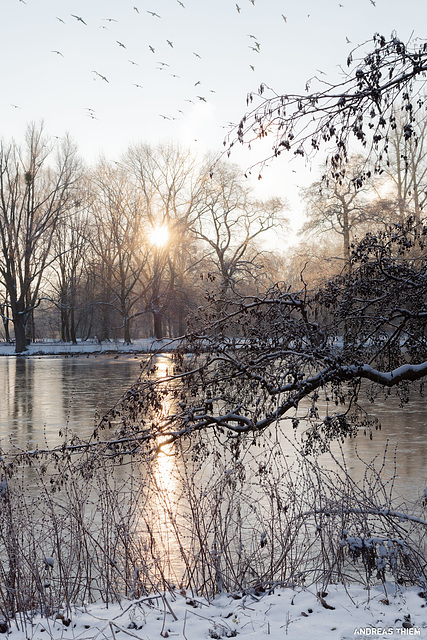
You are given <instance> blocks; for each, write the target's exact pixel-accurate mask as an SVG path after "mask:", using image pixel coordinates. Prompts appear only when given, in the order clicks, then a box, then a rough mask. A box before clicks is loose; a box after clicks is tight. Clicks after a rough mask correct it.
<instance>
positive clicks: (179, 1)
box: [176, 0, 185, 9]
mask: <svg viewBox="0 0 427 640" xmlns="http://www.w3.org/2000/svg"><path fill="white" fill-rule="evenodd" d="M176 1H177V3H178V4H180V5H181V7H182V8H183V9H185V5H184V3H183V2H181V0H176Z"/></svg>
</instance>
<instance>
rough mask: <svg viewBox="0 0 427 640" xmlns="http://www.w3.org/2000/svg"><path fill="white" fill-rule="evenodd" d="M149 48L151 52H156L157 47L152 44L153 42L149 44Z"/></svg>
mask: <svg viewBox="0 0 427 640" xmlns="http://www.w3.org/2000/svg"><path fill="white" fill-rule="evenodd" d="M148 48H149V49H150V51H151V53H155V49H154V47H152V46H151V44H149V45H148Z"/></svg>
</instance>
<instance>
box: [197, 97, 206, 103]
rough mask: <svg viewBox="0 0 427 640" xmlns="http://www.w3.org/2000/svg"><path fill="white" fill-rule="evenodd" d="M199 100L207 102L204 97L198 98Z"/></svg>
mask: <svg viewBox="0 0 427 640" xmlns="http://www.w3.org/2000/svg"><path fill="white" fill-rule="evenodd" d="M197 97H198V98H199V100H203V102H207V100H206V98H204V97H203V96H197Z"/></svg>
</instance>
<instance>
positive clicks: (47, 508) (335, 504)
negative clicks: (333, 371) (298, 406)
mask: <svg viewBox="0 0 427 640" xmlns="http://www.w3.org/2000/svg"><path fill="white" fill-rule="evenodd" d="M219 444H221V443H219V441H218V439H217V438H216V437H213V436H212V435H210V436H208V435H207V434H204V435H200V437H199V438H198V439H197V441H193V442H192V444H191V446H188V447H187V448H184V446H183V445H182V446H181V447H178V445H176V446H175V449H174V450H172V448H171V447H169V448H167V449H166V452H162V451H161V452H160V453H159V454H158V456H157V457H156V458H154V459H149V458H148V457H146V456H141V457H138V458H137V457H135V458H134V459H133V460H128V464H123V463H122V464H120V465H115V464H114V460H113V459H108V458H105V457H103V456H102V451H101V457H102V460H101V461H99V464H98V465H97V466H96V468H95V469H94V473H93V476H92V477H89V476H88V475H87V473H86V471H85V474H84V475H82V474H81V469H82V468H85V467H84V465H83V463H84V456H82V457H81V458H80V459H77V458H71V457H70V456H65V458H64V459H61V460H60V459H57V460H56V462H54V461H52V459H51V460H50V461H49V460H47V459H46V458H45V457H44V456H43V457H42V458H41V459H39V460H37V459H35V458H34V457H31V467H30V468H26V467H21V468H19V469H18V468H17V469H12V470H11V468H10V466H9V462H10V461H11V460H10V458H8V456H7V455H4V456H3V460H2V462H1V465H2V478H3V480H2V485H1V486H2V493H1V496H2V502H1V512H2V513H1V519H0V545H1V546H0V555H1V557H2V563H1V569H0V615H1V616H2V617H3V618H5V619H6V620H11V619H15V620H16V619H18V618H19V617H20V616H21V617H22V618H23V619H24V618H25V619H29V618H31V616H32V615H33V614H34V613H36V612H42V613H43V614H45V615H47V616H54V617H55V616H56V615H59V616H62V618H63V619H64V620H65V621H68V620H69V619H70V618H71V617H72V615H73V611H74V606H76V605H79V604H82V603H87V602H91V601H94V600H102V601H104V602H105V603H110V602H114V601H120V599H121V598H122V597H128V598H131V599H135V598H136V599H137V598H141V597H148V596H149V595H150V594H157V595H158V596H160V594H163V593H165V592H169V593H171V594H173V592H174V590H175V589H178V588H179V589H181V590H185V591H186V593H187V595H188V597H189V598H190V597H191V595H192V594H194V595H204V596H207V597H211V596H212V595H214V594H215V593H218V592H221V591H225V592H232V593H235V594H236V596H238V594H241V593H242V592H251V593H255V592H258V593H262V592H264V591H265V590H266V589H271V588H274V586H275V585H279V584H280V585H287V586H291V587H292V586H298V585H302V586H309V585H313V584H315V585H317V586H319V585H320V586H321V588H322V590H325V589H326V587H327V585H328V584H329V583H331V582H343V583H348V582H351V581H358V582H360V583H361V584H363V585H365V586H369V585H370V584H372V583H374V582H378V581H379V582H382V583H383V584H384V585H385V584H386V581H387V580H390V579H392V580H394V581H395V582H397V583H399V584H417V585H419V586H420V587H422V588H425V587H426V583H427V569H426V565H425V560H424V558H425V557H426V552H427V549H426V531H427V523H426V521H425V519H424V518H423V514H422V511H421V509H422V506H421V505H418V508H419V510H418V512H417V511H416V510H415V511H413V512H408V511H407V510H405V509H404V508H402V507H401V506H400V505H396V504H395V503H394V500H393V492H392V487H391V485H392V482H391V480H390V478H389V477H386V475H385V469H386V468H388V467H387V465H386V464H385V463H384V462H383V461H382V460H380V461H378V463H374V462H372V463H370V462H369V463H368V464H367V465H366V472H365V475H364V477H363V479H362V481H361V482H359V483H358V482H356V481H355V480H353V479H352V478H351V475H350V473H349V471H348V469H347V468H346V466H345V459H344V456H343V455H341V454H340V453H339V452H338V453H337V454H336V455H335V457H334V456H332V455H331V457H330V459H329V462H328V465H327V466H325V460H324V459H322V460H321V462H320V461H318V460H317V459H316V458H314V457H310V456H306V455H304V454H303V452H302V446H301V442H300V441H299V440H295V439H294V437H293V436H292V429H291V433H290V434H289V437H286V438H282V439H281V440H277V439H275V438H274V434H271V440H270V441H266V440H263V439H261V438H258V439H257V440H256V442H253V438H252V437H251V438H248V437H245V436H241V437H240V438H239V439H238V440H235V441H232V442H231V444H230V441H228V443H227V441H226V437H225V436H224V442H223V443H222V447H220V446H219ZM90 455H91V456H92V455H93V453H91V454H90ZM82 465H83V466H82ZM29 474H31V480H32V481H31V485H32V494H31V495H29V493H28V489H27V481H28V477H29ZM20 478H22V479H23V481H22V482H20ZM59 481H60V482H59ZM162 602H163V606H166V604H165V601H164V600H162ZM62 618H61V619H62Z"/></svg>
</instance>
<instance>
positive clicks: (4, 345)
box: [0, 338, 174, 356]
mask: <svg viewBox="0 0 427 640" xmlns="http://www.w3.org/2000/svg"><path fill="white" fill-rule="evenodd" d="M173 344H174V343H173V341H171V340H168V339H165V340H156V339H154V338H141V339H138V340H133V341H132V344H123V342H121V341H116V342H114V341H110V342H102V343H99V342H97V341H96V340H85V341H79V342H78V343H77V344H72V343H71V342H60V341H48V340H46V341H40V342H34V343H32V344H30V345H28V347H27V350H26V351H24V352H23V353H21V354H16V353H15V345H14V344H11V343H8V342H0V356H15V355H20V356H32V355H37V356H40V355H69V354H72V355H83V354H89V353H95V354H99V353H149V352H153V351H159V350H161V351H170V350H171V349H172V348H173Z"/></svg>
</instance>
